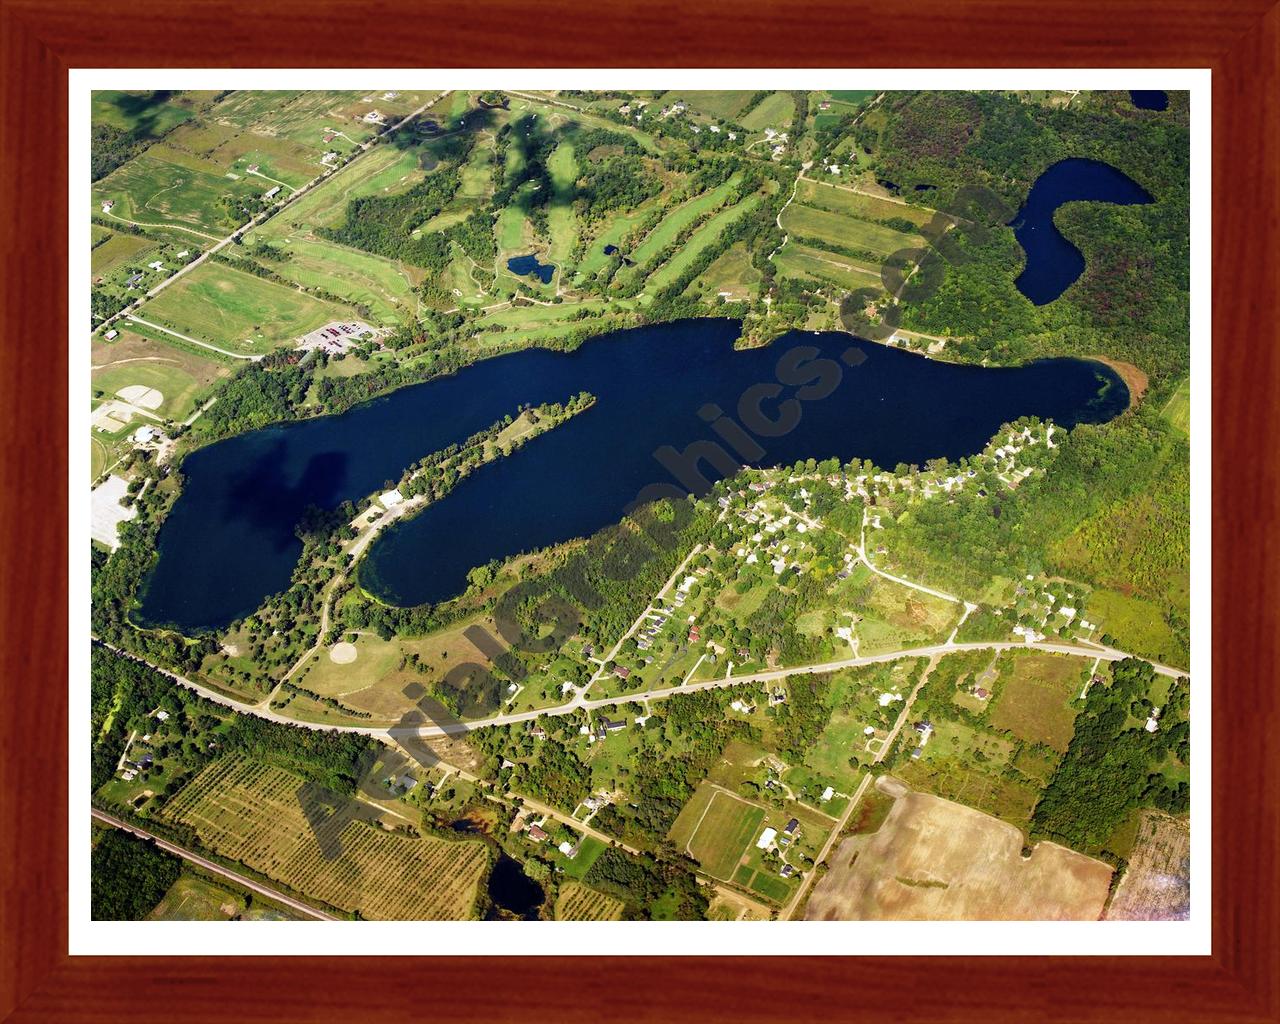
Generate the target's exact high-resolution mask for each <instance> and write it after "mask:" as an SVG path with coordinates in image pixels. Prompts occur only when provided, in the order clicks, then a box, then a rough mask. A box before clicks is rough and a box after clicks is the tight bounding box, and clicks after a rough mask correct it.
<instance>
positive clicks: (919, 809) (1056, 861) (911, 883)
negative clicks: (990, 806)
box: [805, 783, 1111, 921]
mask: <svg viewBox="0 0 1280 1024" xmlns="http://www.w3.org/2000/svg"><path fill="white" fill-rule="evenodd" d="M881 785H883V783H881ZM1023 842H1024V839H1023V836H1022V833H1021V832H1020V831H1019V830H1018V829H1016V828H1014V827H1013V826H1012V825H1008V824H1006V823H1004V822H1002V821H999V820H998V819H996V818H992V817H990V816H989V815H986V814H983V813H981V812H980V811H975V810H973V809H972V808H969V807H965V806H963V805H961V804H957V803H952V802H951V801H949V800H942V799H940V798H938V797H935V796H928V795H926V794H923V793H910V792H907V793H905V794H904V795H902V796H899V797H898V799H897V801H896V803H895V804H894V807H893V810H892V811H890V812H889V816H888V818H887V819H886V820H885V822H884V824H882V825H881V826H880V828H879V829H878V830H877V831H876V832H874V833H872V834H871V835H870V836H854V837H853V838H851V839H846V840H845V841H844V842H843V843H841V844H840V846H839V848H838V849H837V850H836V851H835V853H834V854H832V856H831V858H830V865H831V867H830V870H829V871H828V872H827V874H826V875H825V876H824V877H823V878H822V879H821V880H820V881H819V882H818V884H817V886H816V887H815V888H814V890H813V894H812V896H811V897H810V899H809V905H808V907H807V909H806V911H805V919H806V920H810V921H997V920H998V921H1096V920H1097V919H1098V918H1099V916H1100V915H1101V914H1102V908H1103V905H1104V904H1105V903H1106V900H1107V892H1108V889H1109V887H1110V883H1111V866H1110V865H1109V864H1104V863H1103V862H1102V861H1099V860H1094V859H1093V858H1092V857H1086V856H1085V855H1084V854H1081V853H1076V852H1075V851H1074V850H1068V849H1066V848H1065V847H1062V846H1057V845H1055V844H1054V843H1048V842H1041V843H1038V844H1036V846H1035V848H1034V849H1033V850H1032V853H1031V856H1030V857H1027V858H1024V857H1023V856H1022V847H1023Z"/></svg>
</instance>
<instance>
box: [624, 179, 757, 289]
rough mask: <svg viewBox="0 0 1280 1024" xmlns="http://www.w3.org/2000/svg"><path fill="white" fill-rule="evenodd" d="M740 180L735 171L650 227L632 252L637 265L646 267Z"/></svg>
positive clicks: (714, 207)
mask: <svg viewBox="0 0 1280 1024" xmlns="http://www.w3.org/2000/svg"><path fill="white" fill-rule="evenodd" d="M739 180H741V179H740V176H739V175H734V176H733V177H732V178H730V179H729V180H728V181H726V182H724V184H722V185H719V186H718V187H716V188H713V189H711V190H710V191H708V192H703V193H702V194H701V195H698V196H694V197H693V198H692V199H690V200H688V201H687V202H685V203H682V204H681V205H679V206H677V207H676V208H675V209H673V210H672V211H671V212H670V213H668V214H667V215H666V216H665V217H663V218H662V220H661V221H660V222H659V223H658V226H657V227H656V228H654V229H653V230H652V231H650V232H649V234H648V235H646V236H645V238H644V241H642V242H641V243H640V244H639V245H637V246H636V247H635V250H634V251H633V252H632V253H631V254H630V255H631V258H632V259H633V260H635V262H636V263H637V265H638V267H639V268H642V267H644V266H645V264H647V263H648V261H649V260H651V259H652V258H653V257H654V256H655V255H657V254H658V253H659V252H661V251H662V250H663V249H665V248H666V247H667V246H668V245H670V244H671V243H672V242H674V241H675V239H676V237H677V236H678V235H679V234H680V232H681V231H683V230H684V229H685V228H687V227H688V226H689V225H690V224H692V223H694V222H695V221H696V220H698V218H699V217H702V216H703V215H704V214H706V213H709V212H710V211H712V210H715V209H717V208H719V207H720V206H721V205H723V204H724V201H725V199H727V198H728V196H729V193H730V192H732V191H733V190H734V189H735V188H736V187H737V184H738V181H739Z"/></svg>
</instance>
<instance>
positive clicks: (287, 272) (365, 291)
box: [270, 235, 422, 325]
mask: <svg viewBox="0 0 1280 1024" xmlns="http://www.w3.org/2000/svg"><path fill="white" fill-rule="evenodd" d="M275 244H277V245H280V246H282V247H283V248H285V249H287V250H288V251H289V253H290V258H289V259H288V260H285V261H282V262H278V263H277V262H273V263H271V264H270V266H271V269H272V270H274V271H275V272H276V273H278V274H280V275H281V276H283V277H287V278H288V279H289V280H291V281H296V282H297V283H298V284H300V285H302V286H304V287H307V288H321V289H323V290H325V291H327V292H330V293H332V294H334V295H338V296H341V297H342V298H343V299H345V300H346V301H348V302H350V303H351V304H352V305H362V306H365V307H367V308H368V309H369V310H370V312H371V314H372V316H373V317H374V318H375V319H377V320H378V321H380V322H381V323H382V324H384V325H389V324H393V323H397V322H399V321H401V320H403V319H404V318H405V316H406V315H407V314H408V313H409V312H411V311H415V310H416V309H417V308H418V297H417V295H416V294H415V293H414V288H415V286H416V285H417V284H418V283H420V279H421V277H422V272H421V271H420V270H417V269H416V268H413V267H408V266H406V265H404V264H402V263H398V262H396V261H394V260H390V259H387V258H386V257H384V256H375V255H374V254H372V253H367V252H363V251H361V250H360V249H351V248H348V247H347V246H345V245H339V244H337V243H336V242H328V241H325V240H324V239H322V238H317V237H315V236H313V235H307V236H298V235H294V236H290V237H288V238H285V239H282V240H280V241H278V242H276V243H275Z"/></svg>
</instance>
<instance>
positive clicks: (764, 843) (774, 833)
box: [756, 828, 778, 850]
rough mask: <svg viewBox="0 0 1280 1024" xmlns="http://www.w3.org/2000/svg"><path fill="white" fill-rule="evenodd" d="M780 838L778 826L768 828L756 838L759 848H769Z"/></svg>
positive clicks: (757, 847)
mask: <svg viewBox="0 0 1280 1024" xmlns="http://www.w3.org/2000/svg"><path fill="white" fill-rule="evenodd" d="M777 838H778V830H777V829H776V828H767V829H765V830H764V831H763V832H761V833H760V838H759V839H757V840H756V849H757V850H767V849H769V847H770V846H772V845H773V841H774V840H775V839H777Z"/></svg>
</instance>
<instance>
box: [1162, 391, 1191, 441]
mask: <svg viewBox="0 0 1280 1024" xmlns="http://www.w3.org/2000/svg"><path fill="white" fill-rule="evenodd" d="M1160 415H1161V416H1163V417H1164V418H1165V419H1167V420H1168V421H1169V422H1170V423H1172V424H1173V425H1174V427H1176V428H1177V429H1178V430H1180V431H1182V433H1183V434H1186V435H1188V436H1190V434H1191V378H1190V377H1188V378H1187V379H1186V380H1184V381H1183V382H1182V383H1181V384H1179V385H1178V390H1177V391H1175V392H1174V393H1173V395H1172V396H1171V397H1170V399H1169V401H1167V402H1166V403H1165V405H1164V408H1163V409H1161V410H1160Z"/></svg>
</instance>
